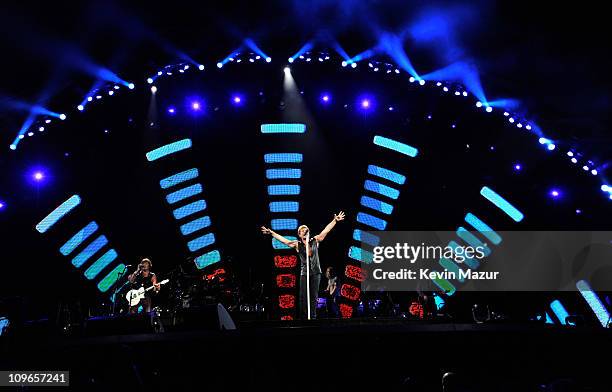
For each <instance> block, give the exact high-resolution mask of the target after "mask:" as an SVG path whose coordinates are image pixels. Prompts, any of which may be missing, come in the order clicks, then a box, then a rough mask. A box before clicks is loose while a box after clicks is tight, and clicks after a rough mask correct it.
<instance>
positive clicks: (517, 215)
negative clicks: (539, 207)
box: [480, 186, 524, 222]
mask: <svg viewBox="0 0 612 392" xmlns="http://www.w3.org/2000/svg"><path fill="white" fill-rule="evenodd" d="M480 194H481V195H482V196H484V198H485V199H487V200H489V201H490V202H491V203H493V205H495V206H496V207H497V208H499V209H500V210H502V211H503V212H505V213H506V214H507V215H508V216H509V217H510V218H512V219H514V221H515V222H520V221H522V220H523V218H524V215H523V213H522V212H520V211H519V210H517V209H516V207H514V206H513V205H512V204H510V203H509V202H508V201H507V200H506V199H504V198H503V197H501V196H500V195H498V194H497V193H495V191H493V189H491V188H489V187H486V186H484V187H482V189H481V190H480Z"/></svg>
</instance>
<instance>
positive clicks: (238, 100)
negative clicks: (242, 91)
mask: <svg viewBox="0 0 612 392" xmlns="http://www.w3.org/2000/svg"><path fill="white" fill-rule="evenodd" d="M232 103H233V104H234V105H235V106H239V105H241V104H242V97H241V96H240V95H234V96H233V97H232Z"/></svg>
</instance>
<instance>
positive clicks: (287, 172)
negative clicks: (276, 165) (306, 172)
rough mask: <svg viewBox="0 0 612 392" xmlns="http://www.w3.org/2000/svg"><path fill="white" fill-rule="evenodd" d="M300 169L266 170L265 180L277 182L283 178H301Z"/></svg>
mask: <svg viewBox="0 0 612 392" xmlns="http://www.w3.org/2000/svg"><path fill="white" fill-rule="evenodd" d="M301 177H302V170H301V169H267V170H266V178H267V179H268V180H277V179H283V178H301Z"/></svg>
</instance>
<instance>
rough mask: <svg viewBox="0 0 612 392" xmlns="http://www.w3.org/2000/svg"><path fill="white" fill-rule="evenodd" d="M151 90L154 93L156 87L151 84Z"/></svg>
mask: <svg viewBox="0 0 612 392" xmlns="http://www.w3.org/2000/svg"><path fill="white" fill-rule="evenodd" d="M151 92H152V93H153V94H155V93H156V92H157V87H155V86H151Z"/></svg>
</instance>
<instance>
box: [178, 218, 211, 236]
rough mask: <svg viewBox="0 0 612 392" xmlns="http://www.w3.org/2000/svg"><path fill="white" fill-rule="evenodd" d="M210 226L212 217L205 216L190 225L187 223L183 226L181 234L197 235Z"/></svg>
mask: <svg viewBox="0 0 612 392" xmlns="http://www.w3.org/2000/svg"><path fill="white" fill-rule="evenodd" d="M209 226H210V217H208V216H205V217H202V218H198V219H194V220H192V221H191V222H189V223H185V224H184V225H181V227H180V229H181V233H182V234H183V235H189V234H191V233H195V232H196V231H198V230H202V229H205V228H207V227H209Z"/></svg>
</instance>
